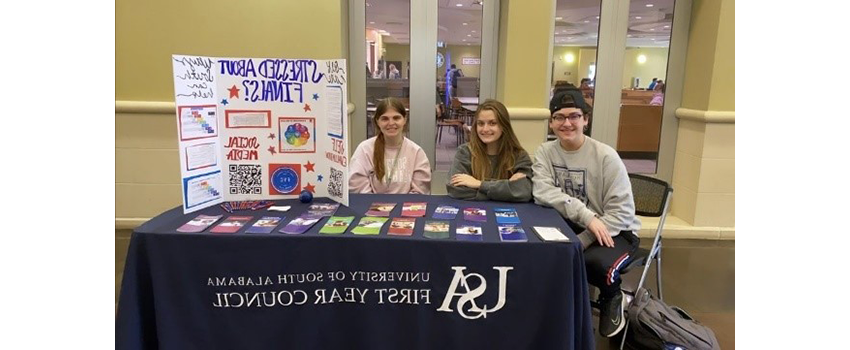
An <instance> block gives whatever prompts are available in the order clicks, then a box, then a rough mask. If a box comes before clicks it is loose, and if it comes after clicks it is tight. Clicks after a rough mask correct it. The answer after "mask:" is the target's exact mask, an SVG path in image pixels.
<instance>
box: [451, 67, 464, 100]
mask: <svg viewBox="0 0 850 350" xmlns="http://www.w3.org/2000/svg"><path fill="white" fill-rule="evenodd" d="M448 76H449V77H450V80H451V83H452V84H451V85H452V93H451V96H452V97H457V81H458V80H459V79H458V78H460V77H462V76H463V71H462V70H460V69H458V68H457V65H455V64H452V68H451V69H450V70H449V74H448Z"/></svg>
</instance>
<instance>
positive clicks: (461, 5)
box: [455, 4, 463, 7]
mask: <svg viewBox="0 0 850 350" xmlns="http://www.w3.org/2000/svg"><path fill="white" fill-rule="evenodd" d="M455 6H457V7H463V4H457V5H455Z"/></svg>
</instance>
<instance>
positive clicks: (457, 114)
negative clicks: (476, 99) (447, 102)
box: [451, 97, 474, 125]
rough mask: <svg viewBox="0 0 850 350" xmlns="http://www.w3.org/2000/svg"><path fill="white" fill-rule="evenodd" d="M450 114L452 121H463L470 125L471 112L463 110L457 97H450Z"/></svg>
mask: <svg viewBox="0 0 850 350" xmlns="http://www.w3.org/2000/svg"><path fill="white" fill-rule="evenodd" d="M451 111H452V113H451V116H452V118H453V119H459V120H463V121H464V122H465V123H466V124H467V125H472V117H473V114H474V113H473V112H471V111H469V110H467V109H466V108H463V104H462V103H460V100H459V99H458V98H457V97H452V110H451Z"/></svg>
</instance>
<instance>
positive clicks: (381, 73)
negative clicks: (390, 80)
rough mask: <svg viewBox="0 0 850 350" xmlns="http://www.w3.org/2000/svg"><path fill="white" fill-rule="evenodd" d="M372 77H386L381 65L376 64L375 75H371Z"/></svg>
mask: <svg viewBox="0 0 850 350" xmlns="http://www.w3.org/2000/svg"><path fill="white" fill-rule="evenodd" d="M372 78H375V79H386V78H387V73H386V72H384V69H383V68H382V67H381V65H380V64H379V65H378V67H377V68H375V75H374V76H372Z"/></svg>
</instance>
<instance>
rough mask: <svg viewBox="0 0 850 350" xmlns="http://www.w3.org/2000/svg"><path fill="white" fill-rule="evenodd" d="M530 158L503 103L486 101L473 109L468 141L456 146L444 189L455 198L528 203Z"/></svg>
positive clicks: (529, 194)
mask: <svg viewBox="0 0 850 350" xmlns="http://www.w3.org/2000/svg"><path fill="white" fill-rule="evenodd" d="M531 177H532V172H531V158H529V156H528V153H527V152H526V151H525V150H524V149H523V148H522V146H521V145H520V144H519V140H518V139H517V137H516V135H515V134H514V130H513V128H512V127H511V119H510V116H509V115H508V110H507V108H505V105H504V104H502V103H501V102H499V101H496V100H486V101H484V103H482V104H481V105H479V106H478V110H476V111H475V120H474V122H473V124H472V132H471V133H470V140H469V142H467V143H465V144H463V145H460V147H458V150H457V153H455V159H454V161H453V162H452V167H451V169H450V170H449V183H447V184H446V192H448V194H449V196H450V197H452V198H457V199H469V200H496V201H504V202H528V201H530V200H531Z"/></svg>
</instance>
